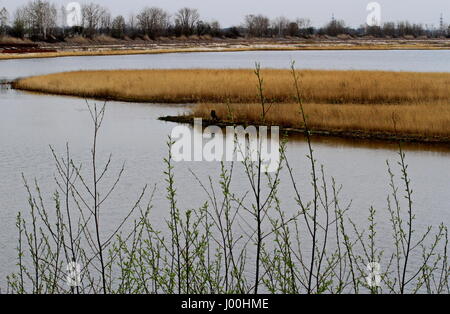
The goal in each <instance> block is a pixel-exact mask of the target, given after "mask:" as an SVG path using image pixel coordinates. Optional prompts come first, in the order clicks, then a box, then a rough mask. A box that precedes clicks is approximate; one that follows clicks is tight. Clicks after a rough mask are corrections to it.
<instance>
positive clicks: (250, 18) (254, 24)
mask: <svg viewBox="0 0 450 314" xmlns="http://www.w3.org/2000/svg"><path fill="white" fill-rule="evenodd" d="M269 26H270V20H269V18H268V17H266V16H264V15H252V14H251V15H247V16H246V17H245V28H246V29H247V33H248V35H249V36H251V37H264V36H267V35H268V33H269Z"/></svg>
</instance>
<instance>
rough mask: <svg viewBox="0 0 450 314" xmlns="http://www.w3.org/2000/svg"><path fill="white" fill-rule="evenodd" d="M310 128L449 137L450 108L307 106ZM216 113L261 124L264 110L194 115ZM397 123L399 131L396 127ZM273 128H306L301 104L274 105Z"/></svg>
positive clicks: (207, 109)
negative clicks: (274, 126) (301, 112)
mask: <svg viewBox="0 0 450 314" xmlns="http://www.w3.org/2000/svg"><path fill="white" fill-rule="evenodd" d="M304 109H305V112H306V114H307V120H308V124H309V127H310V128H311V129H313V130H323V131H356V132H358V131H361V132H365V133H371V132H382V133H390V134H396V132H397V134H399V135H416V136H417V137H422V136H424V137H429V136H438V137H449V136H450V106H449V105H410V106H408V105H357V104H345V105H330V104H305V105H304ZM211 110H215V111H216V113H217V115H218V117H219V119H220V120H221V121H229V122H236V123H242V122H245V123H248V124H258V123H259V122H260V121H261V107H260V105H258V104H231V105H226V104H198V105H196V106H195V107H194V110H193V115H194V116H196V117H202V118H204V119H211V116H210V113H211ZM393 117H394V119H395V125H396V127H395V129H394V123H393ZM266 122H267V124H269V125H279V126H283V127H285V128H302V127H303V123H302V119H301V115H300V110H299V106H298V105H297V104H274V105H272V107H271V109H270V110H269V112H268V114H267V115H266Z"/></svg>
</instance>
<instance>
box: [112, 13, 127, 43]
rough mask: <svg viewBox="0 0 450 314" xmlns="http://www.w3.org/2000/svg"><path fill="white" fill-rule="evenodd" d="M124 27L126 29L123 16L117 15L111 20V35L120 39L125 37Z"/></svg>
mask: <svg viewBox="0 0 450 314" xmlns="http://www.w3.org/2000/svg"><path fill="white" fill-rule="evenodd" d="M125 29H126V24H125V18H124V17H123V16H122V15H119V16H117V17H116V18H115V19H114V20H113V21H112V26H111V35H112V36H113V37H114V38H120V39H122V38H124V37H125Z"/></svg>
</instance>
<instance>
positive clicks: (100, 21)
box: [81, 3, 111, 37]
mask: <svg viewBox="0 0 450 314" xmlns="http://www.w3.org/2000/svg"><path fill="white" fill-rule="evenodd" d="M81 16H82V25H83V29H84V34H85V35H86V36H87V37H93V36H94V35H95V34H97V32H98V31H99V29H105V28H109V25H110V21H111V15H110V14H109V12H108V9H106V8H105V7H102V6H100V5H98V4H95V3H89V4H85V5H83V6H82V8H81Z"/></svg>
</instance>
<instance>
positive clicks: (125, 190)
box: [0, 51, 450, 288]
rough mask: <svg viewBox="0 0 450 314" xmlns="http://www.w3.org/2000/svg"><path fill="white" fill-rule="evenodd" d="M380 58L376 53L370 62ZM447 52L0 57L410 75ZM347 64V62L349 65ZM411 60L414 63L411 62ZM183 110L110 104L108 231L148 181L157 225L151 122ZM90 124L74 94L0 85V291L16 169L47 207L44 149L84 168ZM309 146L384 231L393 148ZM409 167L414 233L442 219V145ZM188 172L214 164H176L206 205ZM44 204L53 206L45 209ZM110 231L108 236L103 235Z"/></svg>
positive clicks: (15, 70)
mask: <svg viewBox="0 0 450 314" xmlns="http://www.w3.org/2000/svg"><path fill="white" fill-rule="evenodd" d="M377 56H378V57H377ZM449 57H450V52H448V51H420V52H418V51H387V52H380V51H356V52H355V51H353V52H347V51H344V52H343V51H326V52H310V51H307V52H239V53H217V54H215V53H205V54H197V53H195V54H166V55H137V56H112V57H82V58H78V57H75V58H72V57H70V58H59V59H31V60H17V61H0V78H3V79H14V78H16V77H23V76H29V75H37V74H44V73H51V72H60V71H67V70H77V69H116V68H179V67H184V68H188V67H194V68H196V67H214V68H218V67H221V68H227V67H251V66H252V64H253V62H254V61H261V62H262V64H263V66H266V67H274V68H286V67H288V66H289V62H290V60H291V59H296V60H297V62H298V63H297V65H298V67H306V65H307V67H308V68H333V69H349V68H357V69H383V70H405V71H406V70H408V71H450V64H449V62H448V60H450V58H449ZM352 58H355V60H353V61H352ZM412 60H415V61H412ZM184 110H186V106H183V105H158V104H138V103H121V102H110V103H108V105H107V112H106V118H105V122H104V126H103V128H102V131H101V135H100V139H99V141H100V147H99V156H100V159H102V160H103V161H105V160H106V158H107V156H108V154H109V153H112V154H113V167H112V172H113V173H114V172H117V171H118V169H119V168H120V166H121V165H122V163H123V162H126V172H125V174H124V177H123V180H122V181H121V183H120V185H119V187H118V189H117V191H116V193H115V194H114V195H113V196H112V198H111V200H110V202H109V203H108V204H106V206H105V207H106V208H108V210H107V211H108V214H107V215H104V219H105V225H106V226H108V227H107V229H109V230H113V229H114V226H115V224H114V223H115V222H117V221H118V220H119V218H120V217H123V215H124V213H126V211H127V210H128V209H129V208H130V206H132V204H133V202H134V201H135V200H136V198H137V197H138V195H139V192H140V189H141V188H142V187H143V186H144V185H145V184H149V185H151V186H153V185H154V184H156V185H157V190H158V191H159V192H158V193H156V195H155V199H154V202H153V204H154V207H155V210H154V218H153V219H154V220H155V222H156V223H162V222H163V217H164V215H165V214H166V213H167V210H168V206H167V201H166V200H165V196H164V191H165V190H164V188H165V183H164V181H163V178H164V177H163V174H162V173H163V170H164V165H163V163H162V159H163V158H164V157H165V156H166V155H167V147H166V141H167V136H168V135H169V134H170V131H171V130H172V128H173V127H174V126H176V124H173V123H166V122H162V121H159V120H157V118H158V117H160V116H165V115H175V114H178V113H181V112H183V111H184ZM91 140H92V126H91V121H90V116H89V113H88V110H87V108H86V104H85V102H84V100H82V99H79V98H72V97H59V96H44V95H35V94H31V93H24V92H18V91H14V90H10V89H7V88H2V89H0V144H1V145H0V265H1V266H0V287H2V288H4V287H5V281H4V278H5V276H6V275H7V274H8V273H10V272H11V271H12V270H14V268H15V263H16V261H15V258H16V254H15V252H14V249H15V246H16V234H17V233H16V229H15V226H14V223H15V217H16V214H17V212H18V211H19V210H24V211H27V210H28V206H27V198H26V192H25V189H24V187H23V183H22V178H21V175H22V173H23V174H24V175H25V176H26V177H27V178H28V179H29V180H30V181H32V180H33V179H34V178H36V179H37V180H38V181H39V183H40V186H41V188H42V192H43V195H44V196H45V201H46V202H47V203H48V204H51V202H52V193H53V192H54V191H55V189H56V186H55V184H54V182H53V177H54V175H55V168H54V161H53V159H52V158H51V153H50V149H49V145H52V146H53V147H54V148H55V149H56V151H57V152H59V153H61V154H63V153H64V150H65V144H66V143H67V142H68V143H70V147H71V152H72V155H73V158H74V159H75V160H78V161H82V162H84V164H87V163H88V159H89V153H90V143H91ZM314 149H315V154H316V158H317V159H318V162H319V163H321V164H324V165H325V169H326V171H327V174H328V175H329V176H333V177H335V178H336V180H337V181H338V183H340V184H343V186H344V189H343V191H342V194H341V197H342V203H343V204H344V203H346V202H349V201H352V204H353V205H352V209H351V212H350V215H351V217H352V218H353V219H354V220H355V222H356V223H358V224H361V225H363V224H365V223H366V221H365V219H366V217H367V214H368V208H369V207H370V206H372V205H373V206H375V208H377V209H378V214H379V217H380V223H379V227H380V230H386V231H387V230H390V229H389V223H388V216H387V212H386V210H385V209H386V197H387V194H388V175H387V172H386V160H387V159H389V160H391V164H392V165H394V166H395V165H396V160H397V159H398V158H397V157H398V156H397V151H396V146H395V145H391V144H382V143H364V142H353V141H348V140H346V141H343V140H334V139H317V140H315V142H314ZM406 151H407V162H408V163H409V165H410V168H409V169H410V173H409V174H410V177H411V180H412V187H413V189H414V191H415V192H414V206H415V208H416V216H417V228H418V230H420V231H424V230H425V227H426V226H428V225H433V226H437V225H438V224H439V223H441V222H444V223H445V224H447V225H448V224H449V222H450V208H449V202H448V195H449V194H450V184H449V178H450V163H449V160H450V148H448V147H442V146H439V147H437V146H425V145H415V146H408V147H406ZM306 153H307V148H306V146H305V144H304V142H303V141H301V140H294V141H292V142H290V143H289V144H288V157H289V159H290V163H291V164H292V165H293V166H294V168H295V171H296V174H297V178H298V184H299V188H300V189H301V190H302V191H305V193H306V194H307V195H310V193H309V192H308V191H309V190H310V189H308V186H309V179H308V174H309V169H308V168H307V160H306V158H305V155H306ZM189 170H192V171H194V172H195V173H196V174H197V175H198V176H199V177H200V178H201V179H203V180H205V179H206V178H207V177H208V176H209V175H211V176H213V177H216V178H217V175H218V172H219V165H218V164H217V163H207V162H192V163H177V164H176V165H175V173H176V184H177V187H178V194H179V199H180V200H182V201H180V204H181V205H183V206H187V208H196V207H199V206H201V205H202V204H203V202H204V200H205V199H206V197H205V194H204V193H203V191H202V189H201V187H199V186H198V185H196V184H193V182H194V178H193V177H192V175H191V174H190V172H189ZM244 180H245V177H244V176H243V174H242V173H238V174H237V177H236V178H235V180H234V181H233V185H232V187H233V188H234V190H235V191H238V192H243V191H244V190H248V184H246V183H243V181H244ZM280 196H281V199H282V202H283V204H284V206H286V208H293V207H294V204H295V202H294V193H293V190H292V187H291V184H290V183H289V181H288V180H283V181H282V184H281V186H280ZM50 208H51V207H50ZM106 231H108V230H106ZM378 237H379V238H378V241H379V243H380V244H379V245H380V246H381V247H387V246H388V245H389V244H390V243H391V242H390V241H391V234H390V231H389V232H381V233H380V234H379V235H378Z"/></svg>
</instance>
